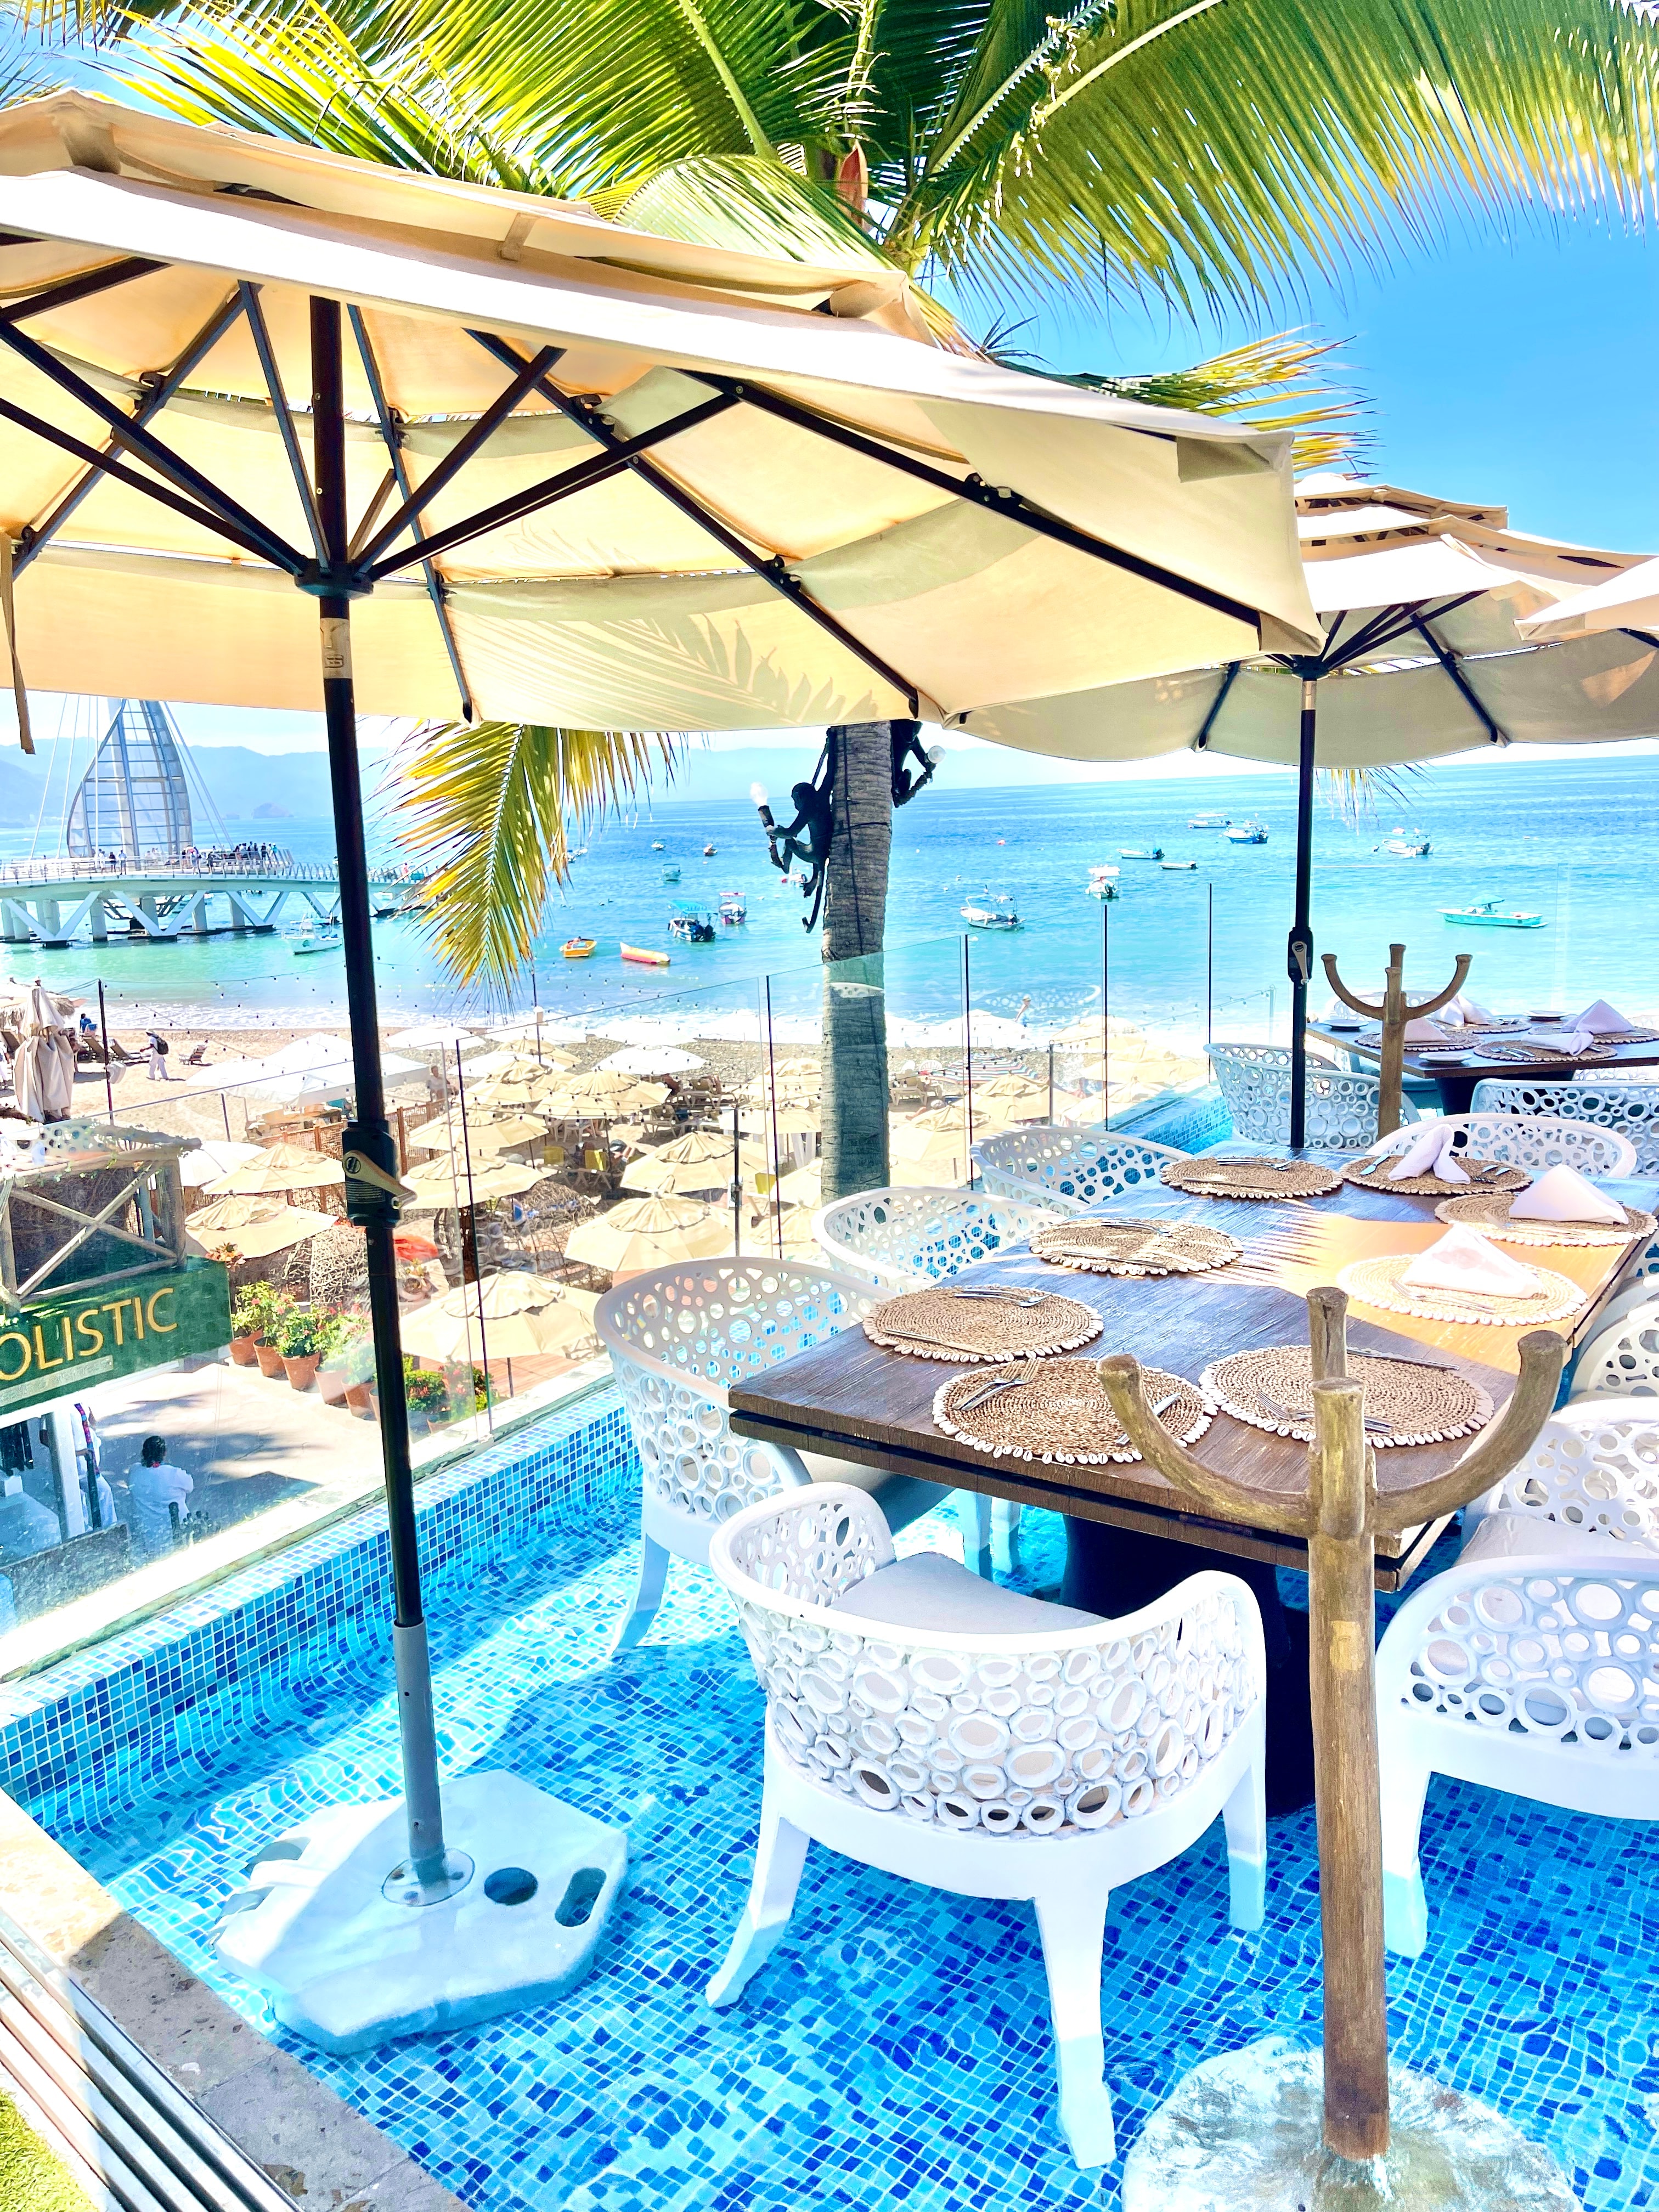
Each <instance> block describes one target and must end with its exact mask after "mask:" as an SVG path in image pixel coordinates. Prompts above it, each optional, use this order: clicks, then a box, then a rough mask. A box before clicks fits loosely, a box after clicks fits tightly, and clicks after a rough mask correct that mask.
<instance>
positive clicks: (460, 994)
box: [0, 755, 1659, 1036]
mask: <svg viewBox="0 0 1659 2212" xmlns="http://www.w3.org/2000/svg"><path fill="white" fill-rule="evenodd" d="M949 774H950V770H949V765H948V763H947V765H946V768H945V770H944V772H943V775H942V777H941V781H940V784H939V786H937V787H934V788H933V789H930V790H928V791H927V792H925V793H922V794H921V796H920V797H919V798H918V799H915V801H914V802H913V803H912V804H911V805H909V806H908V807H907V808H906V809H904V810H903V811H902V812H901V813H900V814H899V815H898V817H896V823H895V835H894V848H893V868H892V883H891V890H890V902H889V913H890V924H889V946H890V958H889V962H888V977H887V981H888V991H889V1000H890V1008H891V1010H892V1011H893V1012H897V1013H901V1014H905V1015H909V1016H912V1017H914V1018H922V1019H927V1018H932V1019H938V1018H941V1017H944V1016H945V1015H948V1014H950V1013H951V1012H952V1011H953V1010H955V1009H956V1008H957V1007H959V1006H960V1003H961V995H960V994H961V989H962V950H961V946H962V923H961V920H960V915H959V909H960V908H961V905H962V902H963V896H965V895H966V894H968V893H970V892H974V891H977V890H981V889H984V888H987V887H988V888H990V889H992V890H1001V891H1006V892H1009V893H1011V894H1012V896H1013V898H1014V900H1015V901H1016V902H1017V905H1018V909H1019V912H1020V914H1021V916H1022V918H1023V921H1024V928H1023V929H1021V930H1020V931H1019V932H1018V933H1014V934H1011V935H1008V936H1006V937H991V936H987V934H986V933H979V932H976V933H974V934H973V936H972V938H971V940H970V959H971V971H970V986H971V992H972V999H973V1003H974V1004H975V1006H981V1007H986V1008H988V1009H991V1010H994V1011H1000V1012H1010V1013H1012V1012H1017V1011H1018V1008H1019V1006H1020V1004H1021V1001H1022V1000H1024V998H1026V997H1027V996H1029V997H1030V1000H1031V1006H1030V1019H1031V1020H1032V1022H1033V1023H1036V1024H1044V1023H1048V1022H1051V1021H1052V1022H1054V1023H1060V1022H1063V1021H1065V1020H1066V1019H1067V1018H1070V1017H1071V1016H1073V1015H1074V1014H1075V1013H1077V1012H1079V1011H1082V1010H1084V1009H1085V1008H1097V1007H1098V1005H1099V1000H1100V992H1101V985H1102V951H1103V945H1102V934H1103V913H1102V908H1100V907H1099V906H1098V905H1097V903H1096V902H1095V901H1094V900H1092V899H1091V898H1090V897H1089V896H1087V894H1086V891H1085V884H1086V882H1087V879H1088V872H1089V869H1090V867H1091V866H1092V865H1094V864H1095V863H1097V862H1103V861H1104V862H1110V863H1115V864H1116V865H1117V866H1120V868H1121V878H1120V880H1121V884H1122V895H1121V898H1120V899H1119V900H1118V901H1117V902H1115V903H1114V904H1113V905H1112V906H1111V907H1110V908H1108V909H1107V910H1106V913H1107V917H1108V922H1109V940H1110V941H1109V993H1110V1006H1111V1011H1112V1012H1114V1013H1118V1012H1121V1013H1123V1014H1126V1015H1130V1016H1134V1017H1151V1018H1155V1019H1158V1020H1159V1021H1160V1022H1161V1023H1162V1024H1167V1025H1170V1026H1172V1027H1175V1028H1176V1029H1179V1030H1183V1031H1188V1032H1190V1033H1192V1034H1194V1035H1202V1034H1203V1032H1204V1029H1205V1026H1206V1018H1207V1009H1208V1007H1209V1006H1211V1005H1212V1006H1213V1021H1214V1033H1215V1034H1216V1035H1218V1036H1226V1035H1229V1034H1234V1035H1255V1036H1262V1035H1266V1034H1267V1025H1268V1022H1269V1018H1270V1015H1271V1018H1272V1019H1273V1024H1274V1028H1275V1031H1276V1033H1277V1034H1279V1036H1283V1035H1284V1033H1285V1020H1286V1008H1287V1001H1288V990H1287V986H1286V984H1285V951H1284V947H1285V933H1286V930H1287V928H1288V926H1289V920H1290V910H1291V875H1292V862H1293V833H1294V804H1295V793H1294V786H1293V783H1292V781H1291V778H1290V776H1289V775H1284V776H1279V775H1273V776H1266V775H1258V776H1239V775H1233V776H1229V775H1225V774H1222V775H1214V776H1203V777H1185V778H1182V779H1179V780H1169V781H1135V782H1122V783H1109V784H1101V783H1095V784H1079V785H1069V786H1067V785H1060V786H1055V785H1044V786H1041V787H1031V788H1027V789H1020V788H1008V789H991V790H986V789H975V790H971V791H964V790H956V791H953V790H951V787H950V784H949ZM1407 792H1408V796H1407V798H1406V799H1404V801H1403V802H1401V801H1400V800H1398V799H1381V800H1380V801H1379V802H1378V809H1379V811H1377V812H1376V815H1375V816H1374V817H1367V818H1366V819H1365V820H1364V821H1362V822H1361V823H1358V825H1354V824H1352V823H1347V822H1345V821H1344V820H1342V819H1341V818H1340V817H1339V816H1338V815H1336V814H1335V813H1334V812H1333V811H1330V810H1329V809H1328V808H1327V807H1326V806H1325V805H1323V803H1322V804H1321V808H1320V811H1319V815H1318V818H1317V828H1316V868H1315V931H1316V939H1317V943H1318V947H1319V950H1320V951H1322V952H1323V951H1331V952H1334V953H1335V954H1336V955H1337V957H1339V959H1340V962H1341V963H1342V968H1343V972H1344V974H1345V975H1346V976H1348V977H1350V978H1352V979H1355V980H1357V981H1359V982H1360V983H1361V984H1362V985H1370V984H1372V983H1374V982H1375V981H1376V979H1377V978H1378V977H1379V975H1380V973H1381V970H1382V968H1383V964H1384V963H1385V961H1386V958H1387V950H1386V948H1387V946H1388V945H1389V941H1390V940H1391V939H1401V940H1403V941H1404V942H1405V944H1406V945H1407V948H1408V957H1407V980H1408V981H1409V982H1410V983H1411V984H1413V986H1414V987H1420V988H1423V989H1428V988H1430V987H1435V986H1437V985H1438V984H1439V983H1440V982H1441V981H1443V980H1445V979H1447V978H1449V975H1450V974H1451V961H1452V955H1453V954H1454V952H1455V951H1459V950H1466V951H1472V952H1473V953H1474V971H1473V975H1472V976H1471V980H1470V986H1469V987H1470V989H1471V990H1472V991H1473V992H1474V994H1475V995H1476V996H1477V997H1478V998H1480V999H1481V1000H1483V1001H1485V1002H1486V1003H1487V1004H1490V1005H1497V1006H1504V1007H1506V1008H1510V1009H1516V1008H1519V1009H1521V1010H1528V1009H1530V1008H1532V1007H1534V1006H1537V1007H1542V1006H1553V1007H1559V1008H1560V1009H1562V1010H1563V1011H1565V1012H1568V1013H1571V1012H1575V1011H1576V1010H1577V1007H1578V1006H1581V1005H1583V1004H1586V1003H1588V1001H1589V1000H1591V999H1592V998H1595V997H1604V998H1607V999H1610V1000H1613V1002H1614V1003H1615V1004H1617V1005H1619V1006H1621V1007H1622V1008H1624V1009H1625V1011H1626V1012H1636V1011H1640V1012H1659V982H1656V980H1655V975H1654V960H1653V950H1652V946H1653V934H1654V924H1655V921H1656V916H1659V757H1653V756H1648V755H1639V756H1614V757H1598V758H1587V759H1584V760H1582V761H1570V762H1560V761H1547V762H1528V760H1526V759H1525V758H1523V757H1510V758H1507V759H1505V760H1502V761H1496V762H1483V763H1478V764H1473V765H1462V766H1453V767H1446V768H1434V769H1427V770H1425V771H1423V772H1421V773H1419V774H1417V775H1413V776H1412V777H1411V778H1410V780H1409V782H1408V784H1407ZM1200 811H1204V812H1219V813H1223V814H1230V815H1231V816H1232V817H1233V818H1234V820H1235V821H1237V820H1240V819H1242V818H1243V817H1255V818H1256V819H1259V820H1260V821H1261V822H1262V823H1264V824H1265V825H1266V827H1267V831H1268V842H1267V844H1265V845H1261V846H1237V845H1231V844H1229V843H1228V842H1226V840H1225V836H1224V835H1223V833H1222V832H1221V831H1219V830H1218V829H1206V830H1199V829H1189V828H1188V819H1189V817H1191V816H1192V815H1194V814H1195V813H1198V812H1200ZM1396 826H1399V827H1403V828H1407V829H1414V830H1415V829H1420V830H1422V831H1425V832H1426V833H1427V834H1428V835H1429V836H1430V837H1431V840H1432V850H1431V853H1430V854H1429V855H1428V856H1427V857H1426V858H1425V859H1420V860H1402V859H1397V858H1395V857H1393V856H1391V855H1389V854H1387V853H1385V852H1383V850H1381V849H1380V848H1381V845H1382V841H1383V837H1384V836H1386V835H1387V834H1388V833H1389V832H1390V831H1392V830H1393V829H1395V827H1396ZM280 834H281V836H283V840H284V842H286V843H288V844H289V847H290V848H292V849H293V850H295V852H296V853H298V854H301V855H303V856H306V857H310V856H313V855H315V856H320V855H324V854H328V853H330V852H331V849H332V832H331V827H330V825H329V824H328V823H325V822H290V823H283V825H282V829H281V833H280ZM657 840H660V841H661V842H662V843H663V845H664V847H665V850H664V851H663V852H662V853H660V854H659V853H656V852H654V851H653V849H652V848H653V843H654V842H655V841H657ZM707 842H713V843H714V845H715V847H716V848H717V853H716V857H715V858H714V859H713V860H704V859H703V858H702V848H703V846H704V844H705V843H707ZM1150 843H1158V844H1161V845H1162V846H1163V848H1164V853H1165V854H1166V855H1167V856H1168V857H1170V858H1171V859H1179V860H1194V861H1195V862H1196V863H1197V866H1196V867H1195V868H1194V870H1192V871H1191V872H1183V873H1170V872H1165V871H1164V870H1163V869H1161V868H1159V867H1158V866H1156V865H1153V864H1149V863H1147V862H1144V861H1133V860H1119V857H1118V855H1119V849H1120V848H1121V847H1123V846H1136V845H1142V844H1150ZM0 847H3V848H9V850H11V851H19V850H23V849H27V841H26V839H12V838H6V839H3V840H0ZM665 864H678V866H679V868H680V871H681V877H680V881H679V882H678V884H673V885H669V884H665V883H664V882H663V880H662V872H663V868H664V866H665ZM732 889H740V890H744V891H745V892H746V893H747V895H748V900H749V919H748V921H747V922H746V923H745V924H744V926H743V927H740V928H734V929H729V930H721V931H720V933H719V936H718V939H717V941H716V942H715V943H714V944H712V945H682V944H674V945H672V948H671V950H672V959H673V965H672V967H671V969H669V970H668V971H666V972H661V971H653V970H648V969H637V968H633V967H629V966H625V965H624V964H623V963H622V961H621V960H620V958H619V956H618V951H617V948H618V945H619V944H620V943H621V942H623V940H627V941H629V942H630V943H632V944H635V945H645V946H652V947H658V948H663V949H667V948H668V947H669V946H670V939H668V937H667V934H666V927H665V925H666V921H667V918H668V915H669V913H670V911H671V908H672V907H673V905H674V903H675V902H677V901H680V900H684V901H687V902H692V903H695V904H697V905H699V906H702V907H704V908H713V907H714V904H715V903H716V902H717V900H718V897H719V895H720V893H721V892H722V891H725V890H732ZM1482 899H1496V900H1498V902H1500V903H1501V904H1503V905H1504V906H1506V907H1518V908H1521V909H1522V910H1527V911H1530V912H1533V913H1536V914H1538V915H1541V917H1542V921H1541V926H1540V927H1537V928H1535V929H1526V930H1491V929H1467V928H1460V927H1451V926H1449V925H1448V924H1447V923H1446V922H1444V921H1443V920H1442V916H1441V909H1442V908H1445V907H1449V906H1461V905H1467V904H1469V903H1471V902H1474V901H1476V900H1482ZM803 911H804V908H803V907H802V904H801V901H800V898H799V893H798V891H796V890H793V889H789V888H787V887H785V886H784V885H783V884H782V883H781V878H779V877H778V876H777V875H776V874H775V873H774V872H773V871H772V869H771V868H770V867H769V866H768V864H767V860H766V851H765V846H764V842H763V839H762V836H761V834H760V830H759V828H758V825H757V822H756V819H755V816H754V813H753V811H752V810H751V809H750V807H748V806H747V805H732V804H702V803H699V802H696V801H694V800H686V799H669V800H665V801H664V802H663V803H661V804H659V805H656V806H655V807H654V808H653V810H652V811H649V812H645V811H641V813H640V814H639V815H638V816H637V817H629V818H626V819H617V820H612V821H611V822H609V823H606V824H605V827H604V828H603V829H601V830H599V831H597V832H596V833H595V834H594V836H592V840H591V843H590V847H589V849H588V851H587V852H586V854H585V855H584V856H583V857H581V858H580V859H579V860H577V861H576V863H575V868H574V878H573V880H572V882H571V883H570V884H569V885H568V887H567V888H566V890H564V892H563V893H562V895H560V896H558V897H556V899H555V900H554V902H552V903H551V905H550V909H549V914H548V917H547V924H546V927H545V928H544V932H543V934H542V936H541V938H540V939H539V941H538V945H537V949H536V954H535V961H534V979H535V981H534V987H535V991H536V994H537V995H538V998H539V1002H540V1004H541V1005H542V1006H544V1007H545V1008H547V1009H549V1010H550V1012H554V1013H556V1014H560V1015H565V1016H568V1017H571V1018H580V1017H581V1016H584V1015H587V1014H592V1012H595V1011H596V1010H598V1009H600V1008H605V1009H609V1010H613V1011H614V1010H617V1009H618V1008H626V1009H627V1010H628V1011H629V1012H632V1013H635V1014H644V1013H654V1012H662V1013H664V1014H665V1015H676V1016H678V1014H680V1013H682V1012H689V1011H690V1004H689V1002H688V999H687V994H696V1003H697V1005H698V1006H700V1007H702V1006H707V1007H708V1008H712V1009H713V1010H714V1011H716V1012H728V1011H738V1010H753V1009H754V1008H755V1006H757V991H758V990H759V989H760V988H761V986H760V982H759V979H760V978H762V977H763V976H765V975H770V976H771V978H772V993H773V1010H774V1012H775V1013H779V1012H781V1013H793V1014H798V1015H799V1014H805V1013H808V1012H811V1010H812V1008H813V1007H814V1006H815V1004H816V1001H817V991H818V984H819V970H818V963H817V940H816V939H811V941H809V940H808V939H807V938H806V936H805V933H804V932H803V930H802V928H801V926H800V916H801V915H802V913H803ZM289 921H290V923H291V927H292V928H293V930H294V933H295V935H296V936H297V934H298V933H299V931H300V929H301V926H302V925H301V915H300V912H299V911H298V910H295V911H294V912H293V913H292V914H291V915H290V917H289ZM577 933H584V934H590V935H592V936H593V937H595V938H597V939H598V940H599V949H598V951H597V952H596V953H595V955H594V957H592V959H590V960H586V961H581V962H574V961H565V960H563V959H562V958H561V957H559V946H560V945H561V944H562V941H563V939H565V938H566V937H568V936H571V935H574V934H577ZM293 942H294V939H293V937H289V936H284V935H280V934H279V935H276V936H273V937H270V938H264V939H241V940H240V941H239V940H237V939H233V938H230V937H228V936H227V937H222V938H216V939H209V940H207V941H206V942H198V943H194V944H185V943H180V944H177V945H148V944H137V945H129V944H125V943H123V944H112V945H109V946H107V947H106V948H103V949H102V950H101V951H100V952H99V954H98V956H97V958H96V961H95V962H94V954H93V950H92V948H91V946H90V945H76V946H74V947H71V948H70V950H68V951H62V952H43V951H38V950H30V949H27V948H19V947H12V946H7V947H5V948H4V955H5V957H7V958H8V959H9V963H10V966H11V970H12V972H13V973H14V974H18V975H33V974H40V975H44V976H46V978H47V979H48V980H49V981H52V983H53V984H54V985H56V986H58V987H64V988H85V987H88V986H90V985H91V984H92V983H93V982H94V979H95V977H96V976H97V975H100V974H101V975H102V978H103V980H104V982H105V985H106V989H107V992H108V994H109V996H110V1000H111V1002H112V1006H115V1007H116V1008H117V1009H118V1010H119V1012H120V1013H121V1016H122V1018H125V1019H126V1020H129V1021H130V1020H131V1018H133V1017H134V1016H137V1015H140V1014H143V1015H149V1013H151V1012H156V1013H159V1014H160V1015H161V1017H162V1018H164V1019H165V1020H167V1022H169V1023H170V1024H173V1026H174V1027H176V1028H179V1029H188V1028H189V1027H190V1026H191V1024H196V1023H208V1022H212V1023H219V1024H222V1023H225V1022H228V1021H231V1020H234V1019H241V1020H248V1021H262V1022H270V1023H273V1024H274V1023H289V1022H294V1021H301V1022H324V1021H331V1020H334V1019H337V1018H339V1016H340V1015H341V1013H342V1011H343V974H342V970H341V966H340V962H339V958H338V956H337V954H323V955H319V956H313V957H305V958H296V957H295V954H294V951H293ZM376 945H377V951H378V956H379V975H380V994H381V1000H382V1004H383V1007H384V1009H385V1011H386V1012H387V1013H388V1014H389V1015H398V1014H405V1015H407V1016H408V1017H409V1018H410V1019H411V1020H413V1019H415V1018H419V1017H420V1016H422V1015H430V1014H433V1013H435V1012H452V1011H465V1010H482V1006H483V1001H482V1000H481V999H480V997H479V996H478V994H472V993H468V992H465V991H461V990H458V989H457V987H455V985H454V984H453V981H452V980H451V979H449V978H448V977H447V976H446V975H444V974H443V973H442V972H441V969H440V968H439V966H438V964H437V963H436V961H435V958H434V957H433V955H432V953H431V951H430V949H429V948H428V945H426V943H425V942H424V940H423V939H422V936H421V935H420V933H419V932H418V930H417V929H416V927H414V926H413V925H412V924H410V923H408V922H403V921H388V922H384V923H380V924H378V925H377V926H376ZM1327 995H1328V994H1326V992H1325V990H1324V988H1323V986H1322V984H1321V986H1320V988H1319V990H1318V991H1317V993H1316V1004H1317V1003H1319V1002H1320V1001H1321V1000H1323V998H1324V997H1325V996H1327ZM530 1003H532V985H531V981H530V979H529V978H528V977H526V979H525V981H523V983H522V985H521V986H520V988H519V990H518V991H517V992H516V993H515V994H514V996H513V1004H514V1005H515V1006H520V1007H522V1006H528V1005H529V1004H530Z"/></svg>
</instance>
